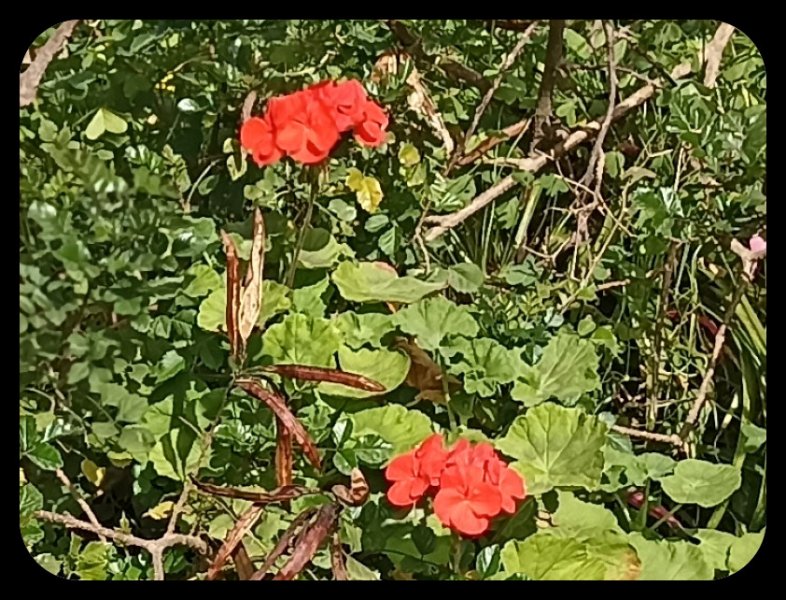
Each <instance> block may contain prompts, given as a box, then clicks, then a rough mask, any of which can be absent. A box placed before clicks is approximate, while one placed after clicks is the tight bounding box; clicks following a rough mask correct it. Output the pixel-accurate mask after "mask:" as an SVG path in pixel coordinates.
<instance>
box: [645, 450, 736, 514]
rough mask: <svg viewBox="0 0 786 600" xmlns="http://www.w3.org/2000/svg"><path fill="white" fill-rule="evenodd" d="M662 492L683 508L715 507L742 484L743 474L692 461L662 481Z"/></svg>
mask: <svg viewBox="0 0 786 600" xmlns="http://www.w3.org/2000/svg"><path fill="white" fill-rule="evenodd" d="M660 484H661V487H663V491H664V492H666V494H667V495H668V496H669V498H671V499H672V500H674V501H675V502H679V503H681V504H698V505H699V506H704V507H705V508H706V507H710V506H716V505H717V504H720V503H721V502H723V501H724V500H725V499H726V498H728V497H729V496H731V495H732V494H733V493H734V492H735V491H737V489H738V488H739V487H740V485H741V484H742V477H741V476H740V470H739V469H738V468H736V467H733V466H732V465H717V464H714V463H711V462H707V461H704V460H696V459H693V458H690V459H687V460H683V461H680V462H678V463H677V466H676V467H675V468H674V474H673V475H667V476H665V477H661V478H660Z"/></svg>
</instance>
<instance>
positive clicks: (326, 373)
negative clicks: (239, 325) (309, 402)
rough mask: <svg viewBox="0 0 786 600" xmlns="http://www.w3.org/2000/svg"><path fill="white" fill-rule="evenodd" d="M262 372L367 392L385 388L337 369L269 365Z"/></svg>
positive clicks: (379, 390)
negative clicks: (334, 384)
mask: <svg viewBox="0 0 786 600" xmlns="http://www.w3.org/2000/svg"><path fill="white" fill-rule="evenodd" d="M262 370H263V371H267V372H269V373H276V374H277V375H281V376H282V377H286V378H288V379H300V380H303V381H328V382H330V383H340V384H342V385H346V386H348V387H352V388H356V389H359V390H365V391H367V392H384V391H385V386H383V385H382V384H381V383H378V382H376V381H374V380H372V379H369V378H368V377H364V376H363V375H357V374H355V373H347V372H346V371H340V370H338V369H328V368H322V367H311V366H306V365H271V366H269V367H263V369H262Z"/></svg>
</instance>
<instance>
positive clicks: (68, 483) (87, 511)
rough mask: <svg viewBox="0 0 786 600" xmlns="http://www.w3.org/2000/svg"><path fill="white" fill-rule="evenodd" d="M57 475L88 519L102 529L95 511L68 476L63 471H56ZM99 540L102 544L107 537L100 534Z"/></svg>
mask: <svg viewBox="0 0 786 600" xmlns="http://www.w3.org/2000/svg"><path fill="white" fill-rule="evenodd" d="M55 475H56V476H57V478H58V479H59V480H60V481H62V482H63V485H64V486H66V488H68V491H69V492H71V495H72V496H73V497H74V499H75V500H76V501H77V503H78V504H79V506H81V507H82V510H83V511H85V514H86V515H87V518H88V519H89V520H90V522H91V523H92V524H93V525H95V526H96V527H101V523H99V522H98V519H97V518H96V515H95V513H94V512H93V509H92V508H90V505H89V504H88V503H87V501H86V500H85V499H84V498H82V496H81V494H80V493H79V492H78V491H77V489H76V488H75V487H74V484H73V483H71V480H70V479H69V478H68V475H66V474H65V472H64V471H63V470H62V469H56V470H55ZM98 539H100V540H101V541H102V542H105V541H106V537H104V535H102V534H100V533H99V534H98Z"/></svg>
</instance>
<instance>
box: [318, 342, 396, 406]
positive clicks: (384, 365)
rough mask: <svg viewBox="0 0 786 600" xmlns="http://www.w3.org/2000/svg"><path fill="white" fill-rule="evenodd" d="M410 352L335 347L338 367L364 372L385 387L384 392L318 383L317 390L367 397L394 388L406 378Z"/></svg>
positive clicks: (326, 392) (358, 372)
mask: <svg viewBox="0 0 786 600" xmlns="http://www.w3.org/2000/svg"><path fill="white" fill-rule="evenodd" d="M409 364H410V358H409V355H407V354H404V353H403V352H398V351H396V350H387V349H385V348H380V349H378V350H369V349H367V348H361V349H360V350H352V349H351V348H348V347H347V346H341V347H340V348H339V349H338V366H339V368H340V369H341V370H342V371H347V372H349V373H355V374H356V375H363V376H365V377H368V378H369V379H372V380H374V381H376V382H378V383H381V384H382V385H383V386H384V387H385V392H366V391H363V390H359V389H356V388H351V387H347V386H345V385H340V384H337V383H321V384H320V385H319V391H320V392H323V393H325V394H331V395H334V396H346V397H349V398H367V397H369V396H378V395H379V394H380V393H382V394H384V393H386V392H389V391H391V390H394V389H395V388H397V387H398V386H400V385H401V384H402V383H404V379H406V377H407V373H408V372H409Z"/></svg>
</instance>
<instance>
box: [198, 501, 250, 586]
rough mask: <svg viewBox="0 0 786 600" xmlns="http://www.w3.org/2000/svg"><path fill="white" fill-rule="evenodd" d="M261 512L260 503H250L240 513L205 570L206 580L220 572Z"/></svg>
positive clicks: (213, 577)
mask: <svg viewBox="0 0 786 600" xmlns="http://www.w3.org/2000/svg"><path fill="white" fill-rule="evenodd" d="M263 512H264V508H263V507H262V505H261V504H252V505H251V506H250V507H249V508H248V510H246V512H244V513H243V514H242V515H240V518H239V519H238V520H237V521H236V522H235V525H234V526H233V527H232V529H230V530H229V532H228V533H227V535H226V538H225V539H224V543H223V544H222V545H221V548H219V550H218V552H217V553H216V557H215V559H213V562H212V564H211V565H210V568H209V569H208V570H207V579H208V580H212V579H215V578H216V576H217V575H218V574H219V573H220V572H221V569H222V567H223V566H224V564H225V563H226V561H227V559H228V558H229V557H230V556H231V555H232V554H233V553H234V552H235V549H236V548H237V546H238V544H240V543H241V542H242V541H243V537H244V536H245V535H246V534H247V533H248V532H249V531H251V528H252V527H253V526H254V525H255V524H256V522H257V521H258V520H259V517H261V516H262V513H263Z"/></svg>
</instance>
